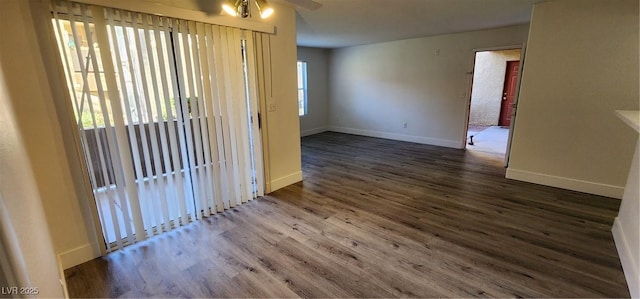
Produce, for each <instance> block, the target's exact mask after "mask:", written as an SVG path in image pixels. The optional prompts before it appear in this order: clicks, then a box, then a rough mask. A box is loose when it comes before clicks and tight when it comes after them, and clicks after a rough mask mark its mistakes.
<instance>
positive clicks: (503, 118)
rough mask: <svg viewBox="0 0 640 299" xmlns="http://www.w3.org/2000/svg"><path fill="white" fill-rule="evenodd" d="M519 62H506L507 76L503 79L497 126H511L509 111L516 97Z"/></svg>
mask: <svg viewBox="0 0 640 299" xmlns="http://www.w3.org/2000/svg"><path fill="white" fill-rule="evenodd" d="M519 69H520V61H518V60H516V61H507V74H506V76H505V78H504V88H503V89H502V104H501V105H500V120H499V121H498V125H500V126H505V127H507V126H509V125H511V110H512V109H513V100H514V98H515V97H516V86H517V85H518V70H519Z"/></svg>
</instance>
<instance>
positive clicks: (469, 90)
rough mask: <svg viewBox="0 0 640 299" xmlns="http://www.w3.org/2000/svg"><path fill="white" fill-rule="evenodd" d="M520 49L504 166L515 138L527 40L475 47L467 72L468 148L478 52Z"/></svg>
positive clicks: (463, 137)
mask: <svg viewBox="0 0 640 299" xmlns="http://www.w3.org/2000/svg"><path fill="white" fill-rule="evenodd" d="M516 49H520V50H521V52H520V69H519V70H518V83H517V84H516V95H515V98H514V99H513V108H512V110H511V124H510V125H509V137H508V139H507V148H506V152H505V156H504V166H505V168H506V167H507V166H508V164H509V156H510V152H511V141H512V138H513V128H514V125H515V122H516V111H517V103H518V96H519V95H520V84H521V81H522V70H523V69H524V57H525V52H526V42H525V43H522V44H519V45H510V46H497V47H488V48H475V49H473V50H472V51H473V55H472V57H471V71H469V72H467V75H469V79H468V84H467V109H466V111H465V113H466V115H465V118H464V130H463V135H462V148H463V149H465V150H466V148H467V134H468V131H469V117H470V116H471V93H472V91H473V75H474V72H475V67H476V54H477V53H478V52H486V51H500V50H516Z"/></svg>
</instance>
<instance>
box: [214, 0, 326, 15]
mask: <svg viewBox="0 0 640 299" xmlns="http://www.w3.org/2000/svg"><path fill="white" fill-rule="evenodd" d="M250 1H251V0H225V1H223V3H222V9H223V10H224V11H225V12H226V13H227V14H229V15H231V16H234V17H236V16H237V17H242V18H246V17H248V16H249V7H250V5H249V2H250ZM253 1H255V3H256V6H257V7H258V11H259V13H260V17H261V18H263V19H265V18H268V17H269V16H271V15H272V14H273V12H274V11H273V8H271V6H269V3H268V2H267V0H253ZM284 1H286V2H289V3H291V4H293V5H295V6H296V7H300V8H304V9H307V10H316V9H318V8H320V7H321V6H322V3H319V2H316V1H313V0H284Z"/></svg>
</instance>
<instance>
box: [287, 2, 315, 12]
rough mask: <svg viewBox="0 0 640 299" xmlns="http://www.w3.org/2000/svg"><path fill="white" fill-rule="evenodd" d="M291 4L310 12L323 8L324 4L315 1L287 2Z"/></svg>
mask: <svg viewBox="0 0 640 299" xmlns="http://www.w3.org/2000/svg"><path fill="white" fill-rule="evenodd" d="M287 1H288V2H289V3H291V4H294V5H296V6H298V7H302V8H304V9H308V10H316V9H318V8H320V7H321V6H322V3H319V2H316V1H313V0H287Z"/></svg>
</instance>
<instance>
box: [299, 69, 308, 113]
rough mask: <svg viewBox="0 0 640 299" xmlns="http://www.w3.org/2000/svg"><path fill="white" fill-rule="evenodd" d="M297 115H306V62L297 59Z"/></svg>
mask: <svg viewBox="0 0 640 299" xmlns="http://www.w3.org/2000/svg"><path fill="white" fill-rule="evenodd" d="M298 115H299V116H303V115H307V63H306V62H304V61H298Z"/></svg>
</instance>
